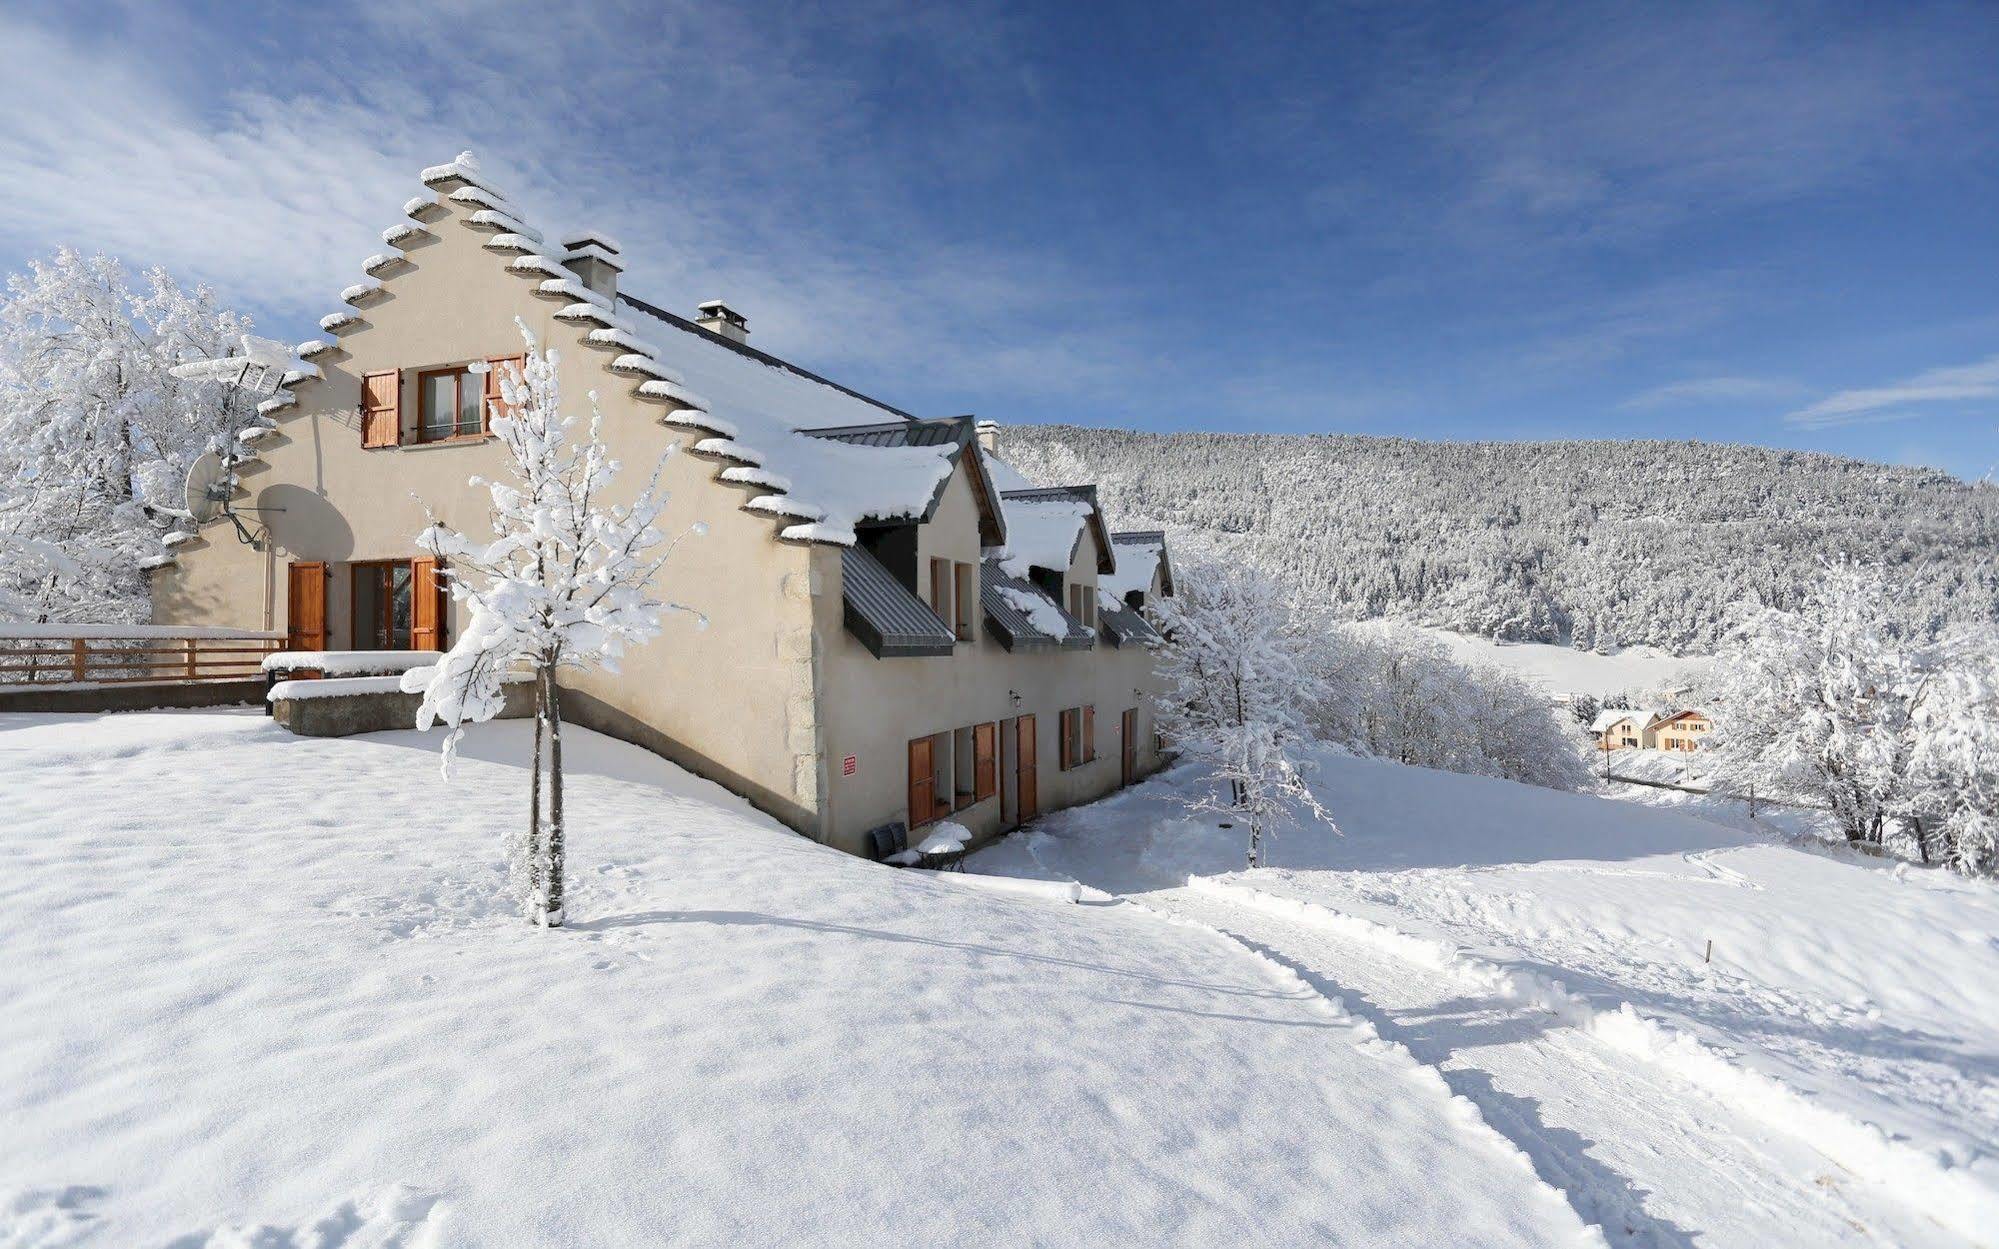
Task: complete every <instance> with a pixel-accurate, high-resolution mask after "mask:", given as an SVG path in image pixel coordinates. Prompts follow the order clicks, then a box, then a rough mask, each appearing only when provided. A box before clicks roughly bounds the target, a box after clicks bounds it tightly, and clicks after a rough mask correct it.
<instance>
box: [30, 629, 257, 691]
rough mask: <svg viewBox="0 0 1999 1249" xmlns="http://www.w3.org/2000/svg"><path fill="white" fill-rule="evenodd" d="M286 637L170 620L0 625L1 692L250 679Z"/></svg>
mask: <svg viewBox="0 0 1999 1249" xmlns="http://www.w3.org/2000/svg"><path fill="white" fill-rule="evenodd" d="M284 646H285V635H284V634H282V633H259V632H252V631H249V630H231V629H197V628H175V627H174V626H171V625H0V691H5V690H24V689H47V688H50V687H52V686H100V685H185V684H189V683H196V682H209V681H254V680H259V679H261V678H262V676H263V665H264V656H266V655H269V654H271V653H272V652H274V651H280V650H283V649H284Z"/></svg>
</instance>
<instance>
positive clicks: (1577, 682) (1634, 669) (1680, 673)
mask: <svg viewBox="0 0 1999 1249" xmlns="http://www.w3.org/2000/svg"><path fill="white" fill-rule="evenodd" d="M1419 628H1421V627H1420V626H1419ZM1421 632H1423V633H1427V634H1428V635H1430V636H1431V637H1433V638H1435V639H1437V640H1438V641H1439V642H1442V643H1443V644H1444V645H1445V646H1447V647H1448V648H1450V652H1451V658H1453V659H1455V660H1457V661H1458V662H1459V663H1462V664H1492V665H1494V666H1495V667H1499V668H1505V669H1506V670H1508V671H1509V672H1513V673H1517V674H1518V675H1520V676H1521V677H1524V678H1526V679H1527V680H1529V681H1531V682H1533V683H1534V684H1535V685H1538V686H1540V687H1541V688H1542V689H1544V690H1546V691H1547V692H1548V694H1549V696H1550V697H1554V696H1558V695H1563V694H1594V695H1596V696H1597V697H1598V698H1601V697H1603V696H1604V695H1606V694H1622V693H1625V692H1627V691H1630V690H1652V689H1672V688H1676V687H1678V686H1682V685H1685V684H1687V679H1688V678H1690V677H1695V676H1698V675H1699V674H1700V673H1701V672H1702V670H1703V669H1704V668H1705V667H1706V665H1707V664H1708V663H1709V662H1711V661H1709V660H1707V659H1705V658H1691V659H1688V658H1681V657H1680V656H1677V655H1669V654H1667V653H1666V652H1665V651H1662V650H1659V649H1658V648H1656V647H1651V646H1629V647H1626V648H1625V649H1623V650H1621V651H1619V652H1618V653H1617V654H1615V655H1598V654H1595V653H1593V652H1590V651H1579V650H1575V649H1574V648H1572V647H1568V646H1556V645H1553V644H1552V643H1548V642H1495V641H1493V640H1492V639H1491V638H1479V637H1470V636H1467V635H1466V634H1463V633H1452V632H1450V631H1449V630H1447V629H1431V628H1421Z"/></svg>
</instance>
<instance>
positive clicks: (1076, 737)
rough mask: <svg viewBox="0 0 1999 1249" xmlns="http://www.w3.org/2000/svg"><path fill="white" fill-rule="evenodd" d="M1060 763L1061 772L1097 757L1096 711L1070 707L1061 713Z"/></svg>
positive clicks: (1088, 708) (1090, 708)
mask: <svg viewBox="0 0 1999 1249" xmlns="http://www.w3.org/2000/svg"><path fill="white" fill-rule="evenodd" d="M1061 724H1062V740H1061V749H1060V755H1061V758H1060V762H1061V765H1062V770H1063V771H1065V772H1066V771H1068V770H1069V769H1070V768H1079V767H1081V766H1083V765H1084V764H1086V763H1088V762H1090V761H1091V760H1093V759H1095V758H1096V757H1097V709H1096V708H1095V707H1094V706H1084V707H1071V708H1069V709H1068V710H1067V711H1065V712H1063V713H1062V716H1061Z"/></svg>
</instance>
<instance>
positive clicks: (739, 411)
mask: <svg viewBox="0 0 1999 1249" xmlns="http://www.w3.org/2000/svg"><path fill="white" fill-rule="evenodd" d="M617 312H618V314H619V316H620V317H621V319H624V320H627V321H629V322H631V323H632V324H633V325H634V326H635V328H636V329H637V332H638V334H639V335H641V336H642V337H643V339H644V342H645V345H646V346H648V347H650V348H651V351H650V353H649V354H650V355H651V357H652V358H653V359H655V360H657V361H659V362H660V363H662V364H665V365H667V366H669V367H671V368H672V369H674V370H675V371H676V372H678V373H679V374H680V375H681V377H682V378H683V379H684V383H685V386H686V388H687V389H688V390H690V391H693V392H695V393H696V394H698V395H700V396H701V397H702V398H703V399H704V400H705V401H706V403H707V409H708V411H709V412H710V413H711V414H713V415H716V416H719V417H722V418H724V419H726V420H727V421H728V422H729V423H730V424H731V425H733V426H734V427H735V430H736V432H735V433H734V434H733V435H732V438H733V440H734V441H736V442H738V443H740V444H742V445H744V446H747V447H751V448H754V449H755V450H756V451H757V452H758V453H760V454H761V455H762V456H763V467H764V469H766V470H767V471H769V472H771V473H774V474H776V475H778V476H780V477H782V478H784V479H785V481H786V482H788V483H789V488H788V489H787V490H785V491H781V492H780V493H787V494H790V495H792V496H794V497H796V498H798V499H800V500H803V501H805V502H808V503H811V504H812V505H813V506H815V507H817V508H818V509H820V511H821V512H822V513H823V514H824V516H823V520H822V521H821V523H822V524H823V525H825V526H827V527H829V528H831V529H834V530H839V531H844V532H845V542H846V543H849V544H850V543H851V542H852V541H853V537H852V530H853V527H854V525H855V524H857V523H859V522H860V521H863V520H895V519H902V518H907V519H910V520H916V519H920V518H921V517H923V516H924V515H926V514H927V513H928V512H929V510H930V506H931V502H932V500H933V499H934V498H935V496H936V494H937V491H938V489H939V487H941V486H942V485H943V484H944V481H945V479H946V478H948V477H949V476H950V475H951V469H952V466H953V464H954V462H955V460H956V458H957V455H958V449H959V446H960V445H961V444H960V443H959V442H957V441H948V442H947V441H940V442H935V443H928V444H913V443H907V442H905V443H904V444H903V445H901V446H877V445H869V444H865V443H854V442H848V441H842V440H840V439H837V438H827V437H815V436H812V435H811V434H810V433H809V432H805V431H813V430H832V429H838V428H842V427H850V426H855V425H880V424H882V423H883V422H884V419H885V418H889V419H896V420H903V421H913V420H915V418H914V417H912V416H910V415H909V414H908V413H906V412H903V411H902V410H901V409H899V408H892V407H889V406H888V405H887V404H885V403H881V402H879V401H877V400H874V399H870V398H868V397H867V396H865V395H862V394H859V393H858V392H856V391H852V390H848V389H846V388H845V387H842V386H839V385H836V384H834V383H832V382H829V381H827V380H825V379H824V378H822V377H819V376H817V375H815V374H812V373H809V372H806V371H805V370H803V369H799V368H797V367H795V366H793V365H790V364H788V363H786V362H785V361H782V360H779V359H778V358H776V357H775V356H770V355H767V354H765V353H764V352H760V351H757V350H755V349H753V348H748V347H745V346H744V345H743V344H740V343H732V342H730V341H729V340H728V339H725V338H723V337H721V336H720V335H718V334H713V333H710V332H708V331H707V330H704V329H702V328H701V327H700V326H697V325H695V324H694V323H693V322H691V321H687V320H685V319H684V318H681V317H677V316H674V315H673V314H672V313H669V312H666V311H664V310H662V309H659V308H656V307H654V306H653V305H651V304H648V303H645V302H643V301H642V300H637V299H633V298H632V297H630V296H628V295H624V294H620V295H619V296H618V301H617Z"/></svg>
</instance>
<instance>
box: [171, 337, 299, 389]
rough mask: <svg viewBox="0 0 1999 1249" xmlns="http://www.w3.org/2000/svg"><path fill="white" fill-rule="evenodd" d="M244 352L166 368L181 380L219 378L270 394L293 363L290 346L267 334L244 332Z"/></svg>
mask: <svg viewBox="0 0 1999 1249" xmlns="http://www.w3.org/2000/svg"><path fill="white" fill-rule="evenodd" d="M242 341H243V354H242V355H240V356H220V357H216V358H214V359H209V360H189V361H187V362H186V363H184V364H176V365H174V366H173V367H172V368H170V369H168V370H167V372H169V373H171V374H173V375H174V376H175V377H178V378H180V379H181V380H183V381H192V382H219V383H221V384H222V385H224V386H235V387H238V388H240V389H243V390H247V391H249V392H251V393H252V394H258V395H263V396H264V397H265V398H269V397H270V396H272V395H275V394H277V393H278V387H280V386H282V385H284V380H285V372H286V370H288V369H290V368H291V366H292V360H293V356H292V349H291V348H290V347H287V346H286V345H285V344H283V343H280V342H274V341H272V340H271V339H268V338H258V337H257V336H256V335H254V334H245V335H243V338H242Z"/></svg>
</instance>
